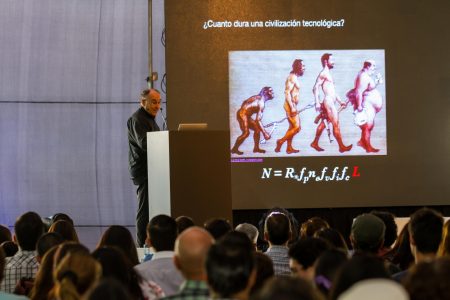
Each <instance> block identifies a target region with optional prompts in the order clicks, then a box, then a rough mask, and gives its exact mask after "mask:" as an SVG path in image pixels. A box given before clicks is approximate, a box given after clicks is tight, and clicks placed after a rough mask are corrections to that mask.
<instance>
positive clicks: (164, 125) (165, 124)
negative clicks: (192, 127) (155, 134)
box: [159, 107, 167, 130]
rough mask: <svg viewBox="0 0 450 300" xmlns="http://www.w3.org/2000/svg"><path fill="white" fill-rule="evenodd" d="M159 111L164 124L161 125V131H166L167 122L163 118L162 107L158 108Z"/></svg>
mask: <svg viewBox="0 0 450 300" xmlns="http://www.w3.org/2000/svg"><path fill="white" fill-rule="evenodd" d="M159 110H160V111H161V117H162V119H163V121H164V123H163V130H166V129H167V120H166V118H165V117H164V114H163V109H162V107H160V108H159Z"/></svg>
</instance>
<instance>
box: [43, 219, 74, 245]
mask: <svg viewBox="0 0 450 300" xmlns="http://www.w3.org/2000/svg"><path fill="white" fill-rule="evenodd" d="M48 232H56V233H58V234H59V235H60V236H61V237H62V238H63V239H64V241H72V242H77V243H78V242H79V241H80V240H79V239H78V234H77V231H76V230H75V227H74V226H73V225H72V223H70V222H68V221H65V220H59V221H56V222H54V223H53V224H52V225H51V226H50V228H49V229H48Z"/></svg>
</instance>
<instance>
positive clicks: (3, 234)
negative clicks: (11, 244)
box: [0, 225, 12, 244]
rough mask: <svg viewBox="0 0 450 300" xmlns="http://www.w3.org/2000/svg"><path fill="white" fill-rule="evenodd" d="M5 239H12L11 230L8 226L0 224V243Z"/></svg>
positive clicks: (5, 240)
mask: <svg viewBox="0 0 450 300" xmlns="http://www.w3.org/2000/svg"><path fill="white" fill-rule="evenodd" d="M7 241H12V235H11V231H10V230H9V228H8V227H6V226H3V225H0V244H2V243H3V242H7Z"/></svg>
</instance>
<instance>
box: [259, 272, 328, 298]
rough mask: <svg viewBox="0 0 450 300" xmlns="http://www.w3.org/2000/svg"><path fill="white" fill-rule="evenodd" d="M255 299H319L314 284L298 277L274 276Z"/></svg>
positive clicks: (319, 296)
mask: <svg viewBox="0 0 450 300" xmlns="http://www.w3.org/2000/svg"><path fill="white" fill-rule="evenodd" d="M256 299H257V300H273V299H277V300H298V299H301V300H321V299H323V298H322V296H321V295H320V294H319V293H318V291H317V290H316V289H315V288H314V286H313V285H312V284H311V283H310V282H308V281H306V280H304V279H302V278H299V277H274V278H273V279H271V280H269V281H268V282H267V284H266V285H265V286H264V287H263V289H262V290H261V292H260V293H259V294H258V295H257V297H256Z"/></svg>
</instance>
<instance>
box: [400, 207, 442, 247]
mask: <svg viewBox="0 0 450 300" xmlns="http://www.w3.org/2000/svg"><path fill="white" fill-rule="evenodd" d="M443 226H444V218H443V217H442V215H441V214H440V213H438V212H437V211H435V210H433V209H429V208H422V209H419V210H418V211H416V212H415V213H413V214H412V215H411V219H410V221H409V233H410V235H411V237H412V238H413V241H411V242H413V243H414V245H415V246H416V248H417V250H418V251H419V252H421V253H436V252H437V251H438V249H439V245H440V243H441V239H442V230H443Z"/></svg>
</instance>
